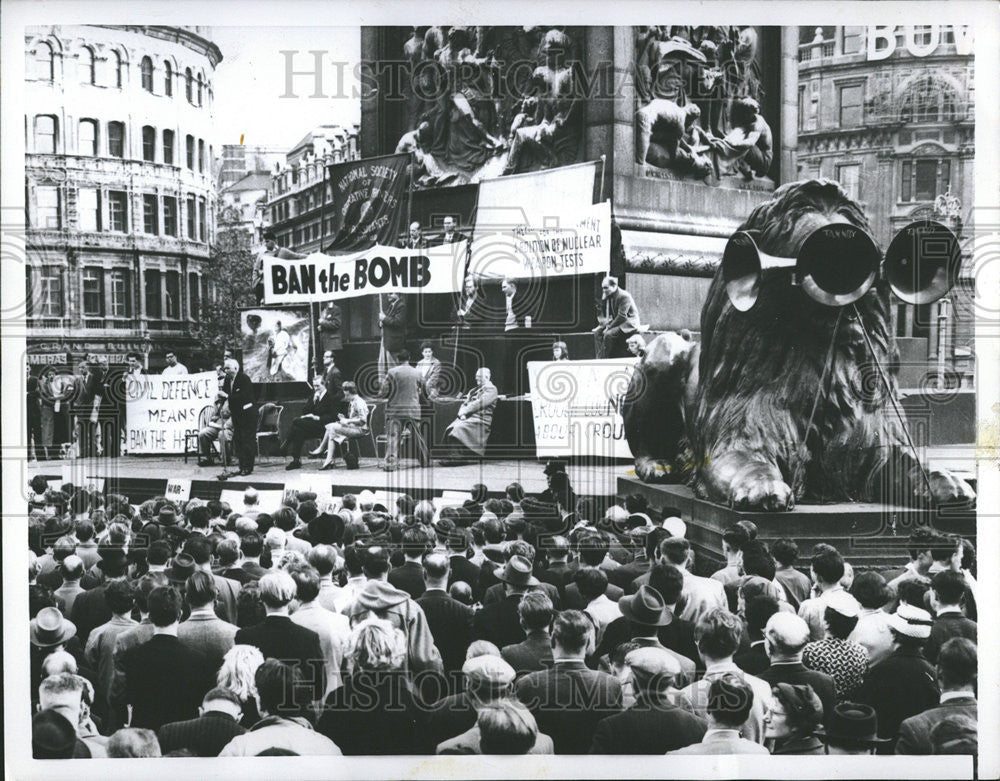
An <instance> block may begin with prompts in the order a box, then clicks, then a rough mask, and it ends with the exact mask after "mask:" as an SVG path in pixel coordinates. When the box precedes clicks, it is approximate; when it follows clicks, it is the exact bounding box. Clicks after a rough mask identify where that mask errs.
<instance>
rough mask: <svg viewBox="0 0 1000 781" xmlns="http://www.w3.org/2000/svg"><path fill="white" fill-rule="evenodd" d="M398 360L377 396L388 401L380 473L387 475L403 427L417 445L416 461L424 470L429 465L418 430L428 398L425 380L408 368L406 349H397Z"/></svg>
mask: <svg viewBox="0 0 1000 781" xmlns="http://www.w3.org/2000/svg"><path fill="white" fill-rule="evenodd" d="M398 357H399V361H400V363H399V365H398V366H393V368H391V369H389V372H388V373H387V374H386V375H385V381H384V382H383V383H382V389H381V391H380V392H379V396H380V397H381V398H384V399H386V400H387V401H386V407H385V428H386V446H385V448H386V449H385V464H384V465H383V469H384V470H385V471H387V472H392V471H394V470H395V469H396V468H397V466H398V462H399V439H400V436H401V435H402V430H403V428H404V427H406V428H409V429H410V433H411V435H412V436H413V439H414V441H415V443H416V445H417V458H418V461H419V462H420V466H427V464H428V463H429V462H430V451H429V450H428V447H427V440H426V439H425V438H424V435H423V432H422V431H421V430H420V428H421V423H420V417H421V411H420V405H421V402H422V400H423V399H424V398H425V397H426V395H427V394H426V389H425V388H424V380H423V377H421V376H420V372H419V371H417V369H415V368H414V367H413V366H410V363H409V360H410V354H409V353H408V352H407V351H406V350H405V349H400V351H399V353H398Z"/></svg>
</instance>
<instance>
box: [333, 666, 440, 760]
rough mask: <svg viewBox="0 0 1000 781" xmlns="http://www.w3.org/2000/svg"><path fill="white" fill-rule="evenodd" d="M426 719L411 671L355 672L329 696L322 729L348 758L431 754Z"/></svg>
mask: <svg viewBox="0 0 1000 781" xmlns="http://www.w3.org/2000/svg"><path fill="white" fill-rule="evenodd" d="M423 718H424V713H423V711H422V710H421V709H420V708H419V707H418V705H417V703H416V702H415V701H414V699H413V696H412V695H411V693H410V690H409V688H408V686H407V676H406V673H404V672H402V671H392V672H389V673H355V674H354V675H350V676H348V677H347V678H346V679H345V680H344V685H343V686H341V687H340V688H338V689H335V690H334V691H333V692H331V693H330V696H329V697H327V699H326V703H325V708H324V711H323V714H322V716H321V717H320V719H319V722H318V723H317V725H316V731H317V732H319V733H320V734H323V735H326V736H327V737H328V738H330V740H332V741H333V742H334V743H336V744H337V746H338V747H339V748H340V750H341V751H342V752H344V754H345V755H346V756H351V755H364V754H374V755H378V754H420V753H429V750H428V746H427V745H426V744H427V742H428V741H427V738H426V730H424V729H423V728H422V727H423V725H422V723H421V722H422V721H423ZM432 750H433V749H430V751H432Z"/></svg>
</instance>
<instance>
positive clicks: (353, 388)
mask: <svg viewBox="0 0 1000 781" xmlns="http://www.w3.org/2000/svg"><path fill="white" fill-rule="evenodd" d="M340 387H341V388H342V389H343V391H344V403H345V404H346V405H347V414H346V415H345V414H344V413H343V412H339V413H337V420H336V421H334V422H333V423H327V424H326V435H325V436H324V437H323V441H322V442H320V443H319V447H318V448H316V450H314V451H313V453H316V452H317V451H320V452H322V448H324V447H325V448H326V461H324V462H323V465H322V466H321V467H320V469H333V466H334V464H333V460H334V459H335V458H336V456H337V445H340V452H341V453H342V454H343V456H344V461H345V462H346V463H347V464H348V469H352V468H354V467H355V466H357V462H356V460H355V463H354V466H351V461H352V459H349V458H348V448H347V447H346V444H347V441H348V440H349V439H360V438H361V437H366V436H368V402H366V401H365V400H364V399H363V398H361V397H360V396H359V395H358V386H357V385H355V384H354V383H353V382H345V383H343V384H342V385H341V386H340Z"/></svg>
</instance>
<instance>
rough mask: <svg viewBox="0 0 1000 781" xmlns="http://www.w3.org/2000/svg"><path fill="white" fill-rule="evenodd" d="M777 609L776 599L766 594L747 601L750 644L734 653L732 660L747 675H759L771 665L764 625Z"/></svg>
mask: <svg viewBox="0 0 1000 781" xmlns="http://www.w3.org/2000/svg"><path fill="white" fill-rule="evenodd" d="M778 610H779V608H778V600H777V599H775V598H774V597H772V596H768V595H767V594H758V595H757V596H755V597H753V598H752V599H751V600H750V601H749V602H748V603H747V606H746V622H747V639H748V640H749V641H750V646H749V648H747V650H745V651H743V652H741V653H738V654H736V655H735V656H734V657H733V661H734V662H735V663H736V666H737V667H739V668H740V669H741V670H742V671H743V672H745V673H747V674H748V675H760V673H762V672H764V670H766V669H767V668H768V667H770V666H771V660H770V659H768V658H767V650H766V649H765V647H764V627H765V626H766V625H767V622H768V620H769V619H770V618H771V616H773V615H774V614H775V613H777V612H778Z"/></svg>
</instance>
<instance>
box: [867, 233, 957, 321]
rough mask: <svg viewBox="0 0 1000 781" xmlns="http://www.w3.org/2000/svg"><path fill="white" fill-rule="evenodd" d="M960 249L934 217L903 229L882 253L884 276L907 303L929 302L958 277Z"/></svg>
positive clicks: (948, 287) (942, 292) (933, 300)
mask: <svg viewBox="0 0 1000 781" xmlns="http://www.w3.org/2000/svg"><path fill="white" fill-rule="evenodd" d="M961 265H962V248H961V247H960V246H959V244H958V239H957V238H955V234H953V233H952V232H951V231H950V230H949V229H948V228H946V227H945V226H944V225H942V224H941V223H939V222H934V221H933V220H921V221H918V222H912V223H910V224H909V225H907V226H906V227H905V228H903V229H902V230H901V231H900V232H899V233H897V234H896V236H895V237H894V238H893V240H892V242H890V244H889V249H887V250H886V252H885V266H884V269H885V279H886V282H888V283H889V287H890V288H891V289H892V292H893V293H895V294H896V296H897V297H898V298H899V299H900V300H902V301H905V302H906V303H907V304H931V303H933V302H935V301H937V300H938V299H939V298H941V297H942V296H943V295H945V294H946V293H947V292H948V291H949V290H951V288H952V287H953V286H954V284H955V281H956V280H957V279H958V271H959V268H960V267H961Z"/></svg>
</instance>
